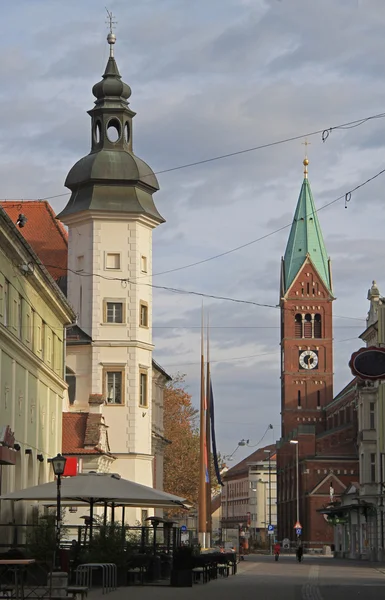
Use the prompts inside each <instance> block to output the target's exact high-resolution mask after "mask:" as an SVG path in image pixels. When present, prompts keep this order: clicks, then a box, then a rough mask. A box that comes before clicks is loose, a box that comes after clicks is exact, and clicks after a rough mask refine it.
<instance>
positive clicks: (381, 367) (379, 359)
mask: <svg viewBox="0 0 385 600" xmlns="http://www.w3.org/2000/svg"><path fill="white" fill-rule="evenodd" d="M349 367H350V370H351V372H352V373H353V375H355V376H356V377H359V378H360V379H369V380H371V381H376V380H379V379H385V348H377V347H376V346H370V347H369V348H360V350H357V352H354V353H353V354H352V356H351V359H350V361H349Z"/></svg>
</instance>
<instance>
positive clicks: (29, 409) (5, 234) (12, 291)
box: [0, 208, 75, 523]
mask: <svg viewBox="0 0 385 600" xmlns="http://www.w3.org/2000/svg"><path fill="white" fill-rule="evenodd" d="M74 321H75V314H74V312H73V310H72V308H71V307H70V305H69V303H68V301H67V300H66V298H65V296H64V295H63V294H62V292H61V291H60V290H59V287H58V286H57V284H56V283H55V281H54V280H53V279H52V277H51V276H50V275H49V273H48V271H47V270H46V269H45V268H44V267H43V266H42V265H41V263H40V261H39V259H38V257H37V255H36V254H35V253H34V251H33V250H32V248H31V247H30V245H29V244H28V243H27V242H26V241H25V239H24V237H23V236H22V235H21V233H20V231H19V230H18V228H17V226H16V225H15V224H14V223H13V222H12V220H11V219H10V218H9V217H8V215H7V214H6V213H5V211H4V210H3V209H1V208H0V433H1V431H3V432H8V439H9V432H12V433H13V436H14V448H13V451H12V453H13V457H14V458H13V461H6V460H3V461H1V453H0V469H1V470H0V483H1V495H4V494H7V493H9V492H12V491H14V490H18V489H23V488H26V487H30V486H33V485H38V484H41V483H45V482H48V481H50V480H52V479H53V474H52V469H51V466H50V464H49V462H48V460H49V459H50V458H52V457H53V456H55V455H56V454H57V453H58V452H60V451H61V444H62V411H63V406H64V402H65V395H66V391H67V384H66V383H65V362H64V361H65V327H66V326H67V325H70V324H71V323H73V322H74ZM4 435H5V434H4V433H3V436H4ZM5 437H6V436H5ZM5 437H4V440H3V445H4V444H5V443H6V441H5ZM0 444H2V442H1V435H0ZM11 462H13V463H14V464H10V463H11ZM1 463H2V464H1ZM26 508H27V507H21V506H20V507H18V506H17V507H16V515H13V514H11V513H12V507H11V503H10V502H6V501H3V502H1V516H0V518H1V522H3V523H4V522H9V520H10V519H13V518H16V517H17V518H16V520H17V521H19V522H21V519H23V518H24V517H25V516H26V513H25V511H26Z"/></svg>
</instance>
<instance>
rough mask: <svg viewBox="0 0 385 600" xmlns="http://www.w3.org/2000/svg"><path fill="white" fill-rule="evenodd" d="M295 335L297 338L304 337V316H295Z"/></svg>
mask: <svg viewBox="0 0 385 600" xmlns="http://www.w3.org/2000/svg"><path fill="white" fill-rule="evenodd" d="M294 335H295V337H296V338H301V337H302V315H300V314H299V313H298V314H296V315H295V325H294Z"/></svg>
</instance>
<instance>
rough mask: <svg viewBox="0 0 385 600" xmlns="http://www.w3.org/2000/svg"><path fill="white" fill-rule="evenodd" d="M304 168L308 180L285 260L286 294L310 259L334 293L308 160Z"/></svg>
mask: <svg viewBox="0 0 385 600" xmlns="http://www.w3.org/2000/svg"><path fill="white" fill-rule="evenodd" d="M303 164H304V165H305V171H304V180H303V183H302V187H301V192H300V194H299V198H298V203H297V208H296V211H295V215H294V220H293V224H292V226H291V230H290V235H289V240H288V242H287V246H286V251H285V256H284V293H286V292H287V291H288V289H289V288H290V286H291V284H292V283H293V281H294V279H295V277H296V276H297V274H298V273H299V271H300V269H301V267H302V266H303V264H304V262H305V260H306V257H307V256H309V258H310V260H311V261H312V263H313V265H314V266H315V268H316V269H317V272H318V274H319V276H320V277H321V279H322V280H323V282H324V284H325V285H326V287H327V288H328V290H329V291H330V292H331V291H332V285H331V279H330V270H329V259H328V255H327V252H326V248H325V243H324V240H323V236H322V230H321V226H320V223H319V220H318V216H317V213H316V208H315V204H314V200H313V195H312V193H311V188H310V183H309V180H308V178H307V165H308V164H309V161H308V159H307V158H305V160H304V161H303Z"/></svg>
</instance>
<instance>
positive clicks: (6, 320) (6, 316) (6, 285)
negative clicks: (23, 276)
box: [4, 280, 9, 327]
mask: <svg viewBox="0 0 385 600" xmlns="http://www.w3.org/2000/svg"><path fill="white" fill-rule="evenodd" d="M4 325H5V326H6V327H7V326H8V325H9V282H8V281H7V280H5V281H4Z"/></svg>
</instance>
